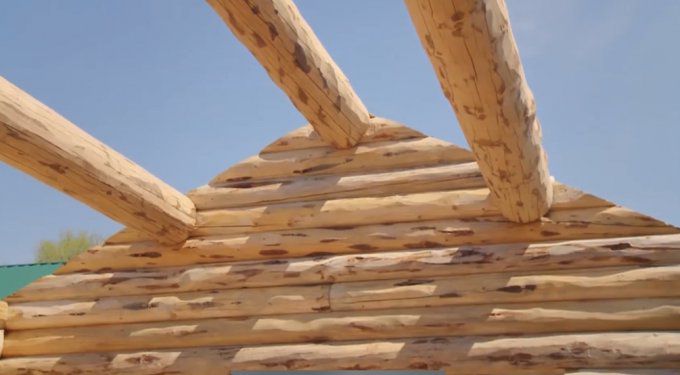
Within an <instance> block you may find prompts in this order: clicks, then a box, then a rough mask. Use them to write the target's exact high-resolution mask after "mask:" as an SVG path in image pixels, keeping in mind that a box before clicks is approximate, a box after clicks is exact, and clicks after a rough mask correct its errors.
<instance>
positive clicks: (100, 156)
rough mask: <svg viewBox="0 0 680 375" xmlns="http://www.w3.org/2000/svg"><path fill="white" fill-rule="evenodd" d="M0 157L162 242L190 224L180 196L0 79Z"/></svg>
mask: <svg viewBox="0 0 680 375" xmlns="http://www.w3.org/2000/svg"><path fill="white" fill-rule="evenodd" d="M0 160H2V161H4V162H6V163H8V164H9V165H11V166H13V167H15V168H17V169H20V170H22V171H23V172H26V173H27V174H29V175H31V176H33V177H35V178H36V179H38V180H40V181H42V182H44V183H45V184H47V185H50V186H52V187H53V188H55V189H57V190H60V191H62V192H64V193H66V194H68V195H70V196H72V197H73V198H75V199H77V200H79V201H81V202H83V203H85V204H87V205H88V206H90V207H92V208H94V209H95V210H97V211H99V212H101V213H103V214H105V215H107V216H108V217H110V218H112V219H113V220H116V221H118V222H120V223H122V224H124V225H127V226H129V227H131V228H135V229H136V230H138V231H140V232H143V233H145V234H147V235H149V236H151V237H153V238H155V239H157V240H158V241H160V242H162V243H168V244H173V243H178V242H182V241H184V240H185V239H186V238H187V236H188V234H189V231H190V230H191V229H192V228H193V225H194V222H195V209H194V204H193V202H191V200H190V199H189V198H187V197H186V196H185V195H184V194H182V193H180V192H178V191H177V190H175V189H174V188H172V187H171V186H169V185H168V184H166V183H165V182H163V181H161V180H160V179H158V178H156V177H155V176H153V175H151V174H150V173H149V172H147V171H146V170H145V169H143V168H142V167H140V166H139V165H137V164H135V163H133V162H131V161H130V160H128V159H126V158H125V157H124V156H123V155H121V154H119V153H118V152H116V151H115V150H113V149H111V148H110V147H108V146H106V145H105V144H103V143H102V142H100V141H98V140H97V139H95V138H93V137H92V136H91V135H89V134H87V133H86V132H85V131H83V130H82V129H80V128H78V127H77V126H75V125H74V124H73V123H71V122H70V121H68V120H67V119H65V118H63V117H62V116H60V115H59V114H58V113H56V112H54V111H53V110H52V109H50V108H48V107H47V106H45V105H44V104H42V103H40V102H39V101H38V100H36V99H35V98H33V97H31V96H30V95H29V94H27V93H25V92H24V91H22V90H21V89H19V88H18V87H16V86H14V85H12V84H11V83H10V82H8V81H7V80H5V79H4V78H2V77H0Z"/></svg>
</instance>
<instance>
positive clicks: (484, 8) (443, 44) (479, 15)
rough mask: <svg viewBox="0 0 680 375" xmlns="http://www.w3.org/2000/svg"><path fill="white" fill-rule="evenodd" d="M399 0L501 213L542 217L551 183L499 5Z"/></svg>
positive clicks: (489, 0) (474, 0)
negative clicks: (405, 6) (411, 22)
mask: <svg viewBox="0 0 680 375" xmlns="http://www.w3.org/2000/svg"><path fill="white" fill-rule="evenodd" d="M405 1H406V5H407V8H408V11H409V13H410V14H411V19H412V20H413V24H414V25H415V28H416V30H417V32H418V35H419V37H420V41H421V42H422V45H423V48H424V49H425V51H426V52H427V55H428V56H429V58H430V61H431V63H432V65H433V68H434V70H435V71H436V72H437V77H438V78H439V82H440V84H441V87H442V90H443V91H444V95H445V96H446V98H447V99H448V100H449V102H450V103H451V105H452V107H453V109H454V111H455V112H456V116H457V118H458V122H459V123H460V126H461V128H462V130H463V133H464V134H465V137H466V138H467V140H468V143H469V144H470V147H471V148H472V151H473V152H474V154H475V158H476V159H477V162H478V163H479V168H480V170H481V172H482V175H483V176H484V179H485V180H486V182H487V184H488V186H489V188H490V189H491V191H492V192H493V196H494V198H495V201H496V204H497V205H498V207H499V209H500V211H501V212H502V213H503V215H504V216H505V217H507V218H508V219H510V220H513V221H516V222H522V223H525V222H531V221H534V220H538V219H540V218H541V216H543V215H544V214H545V213H546V212H547V211H548V210H549V209H550V206H551V203H552V195H553V190H552V180H551V177H550V174H549V172H548V164H547V158H546V155H545V152H544V150H543V147H542V146H541V126H540V123H539V121H538V118H537V117H536V108H535V102H534V98H533V95H532V93H531V90H530V89H529V86H528V85H527V82H526V79H525V76H524V70H523V68H522V64H521V61H520V57H519V53H518V50H517V45H516V44H515V39H514V37H513V35H512V29H511V28H510V22H509V18H508V10H507V7H506V5H505V2H504V0H446V1H428V0H405Z"/></svg>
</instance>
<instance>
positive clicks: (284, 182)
mask: <svg viewBox="0 0 680 375" xmlns="http://www.w3.org/2000/svg"><path fill="white" fill-rule="evenodd" d="M483 187H485V185H484V180H483V179H482V175H481V173H479V169H478V168H477V164H476V163H461V164H452V165H442V166H436V167H425V168H413V169H403V170H396V171H389V172H376V173H367V174H366V173H360V174H351V175H329V176H308V177H305V176H303V177H297V178H286V179H281V180H276V181H268V182H262V183H249V182H242V183H232V184H229V186H218V187H213V186H210V185H205V186H202V187H200V188H198V189H195V190H192V191H190V192H189V193H188V196H189V197H190V198H191V199H192V200H193V201H194V203H195V204H196V207H197V209H199V210H210V209H218V208H230V207H245V206H259V205H265V204H274V203H285V202H307V201H314V200H322V199H339V198H360V197H381V196H390V195H397V194H409V193H419V192H429V191H442V190H457V189H469V188H483Z"/></svg>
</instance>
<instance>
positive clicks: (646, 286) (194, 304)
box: [7, 265, 680, 330]
mask: <svg viewBox="0 0 680 375" xmlns="http://www.w3.org/2000/svg"><path fill="white" fill-rule="evenodd" d="M152 290H153V288H152ZM329 296H330V297H329ZM664 297H667V298H670V297H680V266H677V265H671V266H663V267H646V268H641V269H640V268H631V267H624V268H604V269H603V268H596V269H587V270H567V271H546V272H537V271H534V272H521V273H493V274H483V275H466V276H454V277H445V278H428V279H421V278H417V279H416V278H408V279H398V280H380V281H363V282H352V283H336V284H331V285H330V286H328V285H314V286H291V287H267V288H252V289H230V290H219V291H207V292H191V293H172V294H158V295H154V296H120V297H106V298H103V297H102V298H96V299H95V300H92V301H88V300H86V299H80V300H55V301H38V302H20V303H11V304H10V305H9V317H8V320H7V327H8V329H11V330H19V329H32V328H48V327H68V326H82V325H96V324H107V323H108V324H110V323H111V322H117V323H136V322H149V321H177V320H186V319H203V318H215V317H236V316H239V317H243V316H253V315H256V316H261V315H272V314H278V315H283V314H294V313H301V312H313V311H326V310H329V309H332V310H333V311H353V310H377V309H389V308H407V307H430V306H448V305H471V304H472V305H474V304H485V303H488V301H494V302H496V303H520V302H523V303H532V302H541V301H545V302H548V301H575V300H598V299H627V298H664Z"/></svg>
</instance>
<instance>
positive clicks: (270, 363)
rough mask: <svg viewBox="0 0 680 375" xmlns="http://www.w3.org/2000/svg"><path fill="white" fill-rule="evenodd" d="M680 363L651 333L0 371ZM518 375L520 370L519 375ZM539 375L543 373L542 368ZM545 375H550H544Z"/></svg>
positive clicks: (37, 364) (35, 365) (288, 349)
mask: <svg viewBox="0 0 680 375" xmlns="http://www.w3.org/2000/svg"><path fill="white" fill-rule="evenodd" d="M649 363H653V364H654V366H655V368H665V369H673V368H678V366H680V333H677V332H664V331H649V332H626V333H618V332H617V333H599V332H598V333H588V334H560V335H541V336H527V337H519V338H507V337H476V336H468V337H432V338H417V339H407V340H388V341H379V340H378V341H373V342H349V343H342V344H298V345H273V346H246V347H207V348H196V349H193V348H185V349H175V350H155V351H142V352H132V353H119V352H114V353H93V354H75V355H58V356H41V357H21V358H8V359H5V360H3V361H0V373H2V374H7V375H15V374H25V373H26V372H27V369H30V370H31V371H34V373H40V372H42V373H50V372H52V373H73V372H77V373H78V374H83V375H85V374H102V373H107V374H136V375H144V374H158V373H172V374H205V375H217V374H220V375H223V374H225V373H230V372H231V371H262V370H267V371H272V370H404V369H407V370H440V369H445V370H446V372H447V374H471V373H474V374H517V373H526V372H525V371H528V370H531V369H541V370H543V369H545V368H553V369H559V368H581V369H583V368H640V367H643V366H645V365H646V364H649ZM518 371H519V372H518ZM538 373H546V372H545V371H540V372H538ZM548 373H549V372H548Z"/></svg>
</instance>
